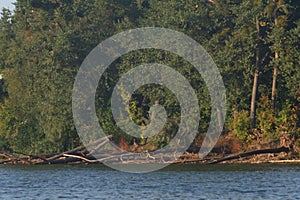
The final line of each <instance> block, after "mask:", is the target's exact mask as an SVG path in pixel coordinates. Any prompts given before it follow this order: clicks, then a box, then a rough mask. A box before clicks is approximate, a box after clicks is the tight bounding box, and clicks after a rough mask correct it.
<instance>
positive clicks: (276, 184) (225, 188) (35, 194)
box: [0, 164, 300, 200]
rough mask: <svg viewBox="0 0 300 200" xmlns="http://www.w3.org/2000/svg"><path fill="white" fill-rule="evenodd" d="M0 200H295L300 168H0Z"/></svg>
mask: <svg viewBox="0 0 300 200" xmlns="http://www.w3.org/2000/svg"><path fill="white" fill-rule="evenodd" d="M0 177H1V179H0V184H1V186H0V199H172V200H173V199H300V165H244V164H238V165H176V166H170V167H168V168H165V169H163V170H161V171H157V172H152V173H147V174H129V173H124V172H119V171H115V170H112V169H109V168H107V167H104V166H99V165H93V166H66V165H61V166H0Z"/></svg>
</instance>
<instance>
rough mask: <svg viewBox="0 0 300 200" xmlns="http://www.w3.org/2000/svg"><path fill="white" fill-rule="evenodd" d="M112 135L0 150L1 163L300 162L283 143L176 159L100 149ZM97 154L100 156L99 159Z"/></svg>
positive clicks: (165, 155) (172, 156) (168, 156)
mask: <svg viewBox="0 0 300 200" xmlns="http://www.w3.org/2000/svg"><path fill="white" fill-rule="evenodd" d="M111 137H112V136H108V137H105V138H100V139H98V140H96V141H94V142H92V143H90V144H88V145H86V146H79V147H76V148H74V149H72V150H69V151H66V152H62V153H57V154H43V155H28V154H23V153H20V152H3V151H2V152H0V164H11V165H15V164H25V165H47V164H73V165H74V164H102V163H105V162H106V161H108V160H109V161H110V162H113V163H115V164H148V163H163V164H166V163H170V164H196V163H197V164H219V163H255V164H258V163H300V158H298V157H295V156H292V155H293V151H294V150H293V149H292V148H289V147H284V146H281V147H279V148H267V149H258V150H252V151H246V152H240V153H235V154H216V153H213V154H210V155H209V156H207V157H205V158H200V157H199V155H198V154H197V153H195V152H194V153H193V152H192V153H189V152H186V153H184V154H183V155H181V156H180V157H179V158H177V159H175V158H176V153H174V152H171V153H168V152H166V153H161V154H159V155H157V154H153V153H152V152H151V151H144V152H139V153H134V152H126V153H124V152H109V151H105V150H104V151H103V150H101V151H100V149H101V148H103V147H104V146H105V145H106V144H107V143H108V142H109V138H111ZM87 149H89V150H90V151H88V150H87ZM91 149H92V150H91ZM294 155H295V154H294ZM95 157H97V159H96V158H95Z"/></svg>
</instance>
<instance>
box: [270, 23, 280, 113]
mask: <svg viewBox="0 0 300 200" xmlns="http://www.w3.org/2000/svg"><path fill="white" fill-rule="evenodd" d="M274 21H275V26H277V24H278V20H277V18H275V20H274ZM278 58H279V53H278V52H277V51H275V60H276V61H277V60H278ZM277 74H278V66H274V70H273V81H272V96H271V100H272V106H273V109H274V111H275V109H276V82H277Z"/></svg>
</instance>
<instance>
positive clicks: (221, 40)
mask: <svg viewBox="0 0 300 200" xmlns="http://www.w3.org/2000/svg"><path fill="white" fill-rule="evenodd" d="M299 6H300V5H299V3H298V5H297V3H296V1H289V0H226V1H223V0H197V1H194V0H193V1H192V0H169V1H156V0H134V1H129V0H107V1H102V0H90V1H83V0H51V1H50V0H17V2H16V8H15V11H14V12H12V11H9V10H7V9H3V10H2V17H1V21H0V41H1V43H0V74H2V76H3V79H1V80H0V150H1V149H3V150H14V151H20V152H26V153H32V154H33V153H45V152H58V151H63V150H66V149H70V148H72V147H74V146H76V145H79V144H80V140H79V138H78V136H77V134H76V129H75V127H74V123H73V117H72V107H71V102H72V99H71V95H72V87H73V83H74V79H75V76H76V73H77V70H78V69H79V67H80V65H81V63H82V62H83V60H84V58H85V57H86V56H87V55H88V53H89V52H90V51H91V50H92V49H93V48H94V47H95V46H96V45H97V44H99V43H100V42H101V41H103V40H104V39H106V38H108V37H109V36H112V35H114V34H116V33H118V32H121V31H123V30H127V29H130V28H137V27H147V26H152V27H153V26H154V27H164V28H170V29H173V30H177V31H181V32H183V33H185V34H187V35H188V36H190V37H192V38H193V39H195V40H196V41H198V42H199V43H200V44H202V45H203V46H204V47H205V49H206V50H207V51H208V52H209V53H210V55H211V56H212V57H213V59H214V61H215V62H216V64H217V66H218V68H219V70H220V72H221V74H222V76H223V80H224V83H225V87H226V89H227V98H228V103H227V105H228V107H227V110H228V112H227V117H226V124H225V128H224V134H228V133H234V134H235V135H236V136H237V137H238V138H240V139H241V140H243V141H245V142H250V141H251V139H253V137H252V136H253V131H254V130H255V131H257V130H259V132H260V134H261V135H262V136H263V137H266V138H273V139H278V137H279V134H280V133H281V132H283V131H286V132H288V133H289V134H291V135H293V136H295V137H297V136H300V119H299V118H300V113H299V112H300V111H299V110H300V53H299V48H300V43H299V39H300V19H299V17H300V16H299V13H300V10H299ZM153 62H156V63H161V64H165V65H168V66H171V67H173V68H174V69H176V70H177V71H179V72H180V73H181V74H182V75H184V76H185V77H186V78H187V79H188V80H189V82H190V83H191V85H192V86H193V87H194V89H195V91H196V93H197V96H198V98H199V106H200V110H201V122H200V126H199V134H198V135H199V138H200V137H201V135H202V134H204V133H205V132H206V129H207V127H208V123H209V120H210V101H209V95H208V91H207V88H206V87H205V84H204V82H203V80H202V79H201V76H200V74H199V73H197V72H196V70H195V69H194V68H193V67H192V66H191V65H190V64H189V63H187V62H186V61H184V60H183V59H182V58H180V57H178V56H177V55H174V54H172V53H170V52H164V51H159V50H153V49H147V50H141V51H135V52H131V53H128V54H126V55H124V56H122V58H120V59H118V60H117V61H115V62H114V63H113V64H112V66H111V67H110V68H109V70H107V71H106V72H105V74H104V76H103V77H102V78H101V80H100V82H99V87H98V90H97V95H96V97H95V98H96V106H97V115H98V118H99V122H100V124H101V125H102V127H103V129H104V131H105V132H106V133H107V134H113V135H114V140H115V142H116V143H118V144H119V143H122V145H123V146H124V143H127V144H130V143H132V142H133V138H131V137H130V136H129V135H126V134H125V133H123V132H122V131H121V130H120V129H119V128H118V127H117V126H116V125H115V124H114V121H113V118H112V114H111V110H110V109H109V105H110V98H111V93H112V90H113V87H114V85H115V84H116V83H117V81H118V79H119V78H120V77H121V76H122V74H124V73H126V72H127V71H128V70H130V69H131V68H133V67H135V66H138V65H139V64H142V63H153ZM274 72H276V73H274ZM255 74H258V77H259V78H258V83H257V85H254V86H253V81H254V77H255ZM274 78H275V79H274ZM273 80H275V83H276V85H273V84H272V83H273ZM272 86H274V87H273V89H272ZM253 87H256V88H257V92H255V94H256V96H255V98H254V100H255V102H254V103H255V113H256V116H257V117H256V120H255V123H254V124H251V119H250V103H251V97H252V96H253ZM274 88H275V90H274ZM275 97H276V98H275ZM157 99H159V100H160V103H161V104H162V105H163V106H164V107H165V108H166V110H167V114H168V121H167V123H166V125H165V127H164V129H163V130H162V131H161V132H160V133H159V134H158V135H156V136H154V137H152V138H148V140H146V139H145V138H142V139H138V142H139V143H140V144H146V143H147V144H150V145H152V146H154V147H156V148H160V147H162V146H164V145H165V144H167V143H168V141H170V139H171V138H172V137H173V136H174V135H175V134H176V131H177V129H178V123H179V122H180V119H179V118H180V106H179V105H178V101H177V99H176V98H175V96H174V94H173V93H172V92H171V91H170V90H168V89H167V88H165V87H162V86H158V85H147V86H144V87H142V88H140V89H138V90H137V91H136V93H135V94H134V95H133V97H131V103H130V108H129V110H130V113H131V114H130V116H131V118H132V119H133V120H134V121H135V122H136V123H137V124H139V125H146V124H148V123H149V113H148V111H149V108H150V106H151V105H153V103H154V101H155V100H157Z"/></svg>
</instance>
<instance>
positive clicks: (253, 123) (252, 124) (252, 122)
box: [250, 17, 260, 129]
mask: <svg viewBox="0 0 300 200" xmlns="http://www.w3.org/2000/svg"><path fill="white" fill-rule="evenodd" d="M256 31H257V36H256V37H257V43H258V45H257V49H256V63H255V67H256V70H255V72H254V78H253V88H252V98H251V107H250V127H251V129H253V128H255V126H256V106H255V102H256V95H257V90H258V76H259V71H260V66H259V62H260V56H259V50H260V49H259V46H260V45H259V40H260V36H259V34H260V33H259V32H260V28H259V20H258V17H256Z"/></svg>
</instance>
